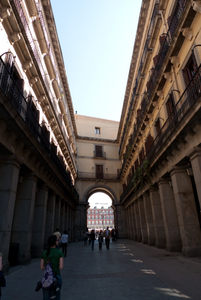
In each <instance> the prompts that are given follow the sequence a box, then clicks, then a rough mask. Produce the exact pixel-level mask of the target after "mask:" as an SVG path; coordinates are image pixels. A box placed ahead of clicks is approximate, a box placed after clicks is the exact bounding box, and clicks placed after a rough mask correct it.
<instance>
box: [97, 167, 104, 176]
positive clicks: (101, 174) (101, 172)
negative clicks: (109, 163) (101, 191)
mask: <svg viewBox="0 0 201 300" xmlns="http://www.w3.org/2000/svg"><path fill="white" fill-rule="evenodd" d="M96 179H103V165H96Z"/></svg>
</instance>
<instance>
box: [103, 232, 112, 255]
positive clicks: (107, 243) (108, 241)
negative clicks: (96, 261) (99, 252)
mask: <svg viewBox="0 0 201 300" xmlns="http://www.w3.org/2000/svg"><path fill="white" fill-rule="evenodd" d="M103 236H104V237H105V244H106V248H107V249H108V250H109V249H110V238H111V232H110V230H109V227H107V229H106V230H105V231H104V233H103Z"/></svg>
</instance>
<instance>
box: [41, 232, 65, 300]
mask: <svg viewBox="0 0 201 300" xmlns="http://www.w3.org/2000/svg"><path fill="white" fill-rule="evenodd" d="M58 243H59V239H57V236H56V235H55V234H53V235H51V236H50V237H49V238H48V248H47V250H45V251H44V252H43V254H42V256H41V262H40V268H41V270H45V267H46V264H47V263H48V262H49V261H51V264H52V270H53V273H54V274H55V277H56V281H57V283H56V286H55V285H53V287H51V288H50V289H48V290H46V289H44V288H43V300H49V299H55V300H60V294H61V286H62V279H61V274H60V270H62V269H63V256H64V255H63V252H62V251H60V250H59V249H57V246H58Z"/></svg>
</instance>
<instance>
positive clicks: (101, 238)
mask: <svg viewBox="0 0 201 300" xmlns="http://www.w3.org/2000/svg"><path fill="white" fill-rule="evenodd" d="M102 242H103V231H102V230H100V232H99V236H98V243H99V249H102Z"/></svg>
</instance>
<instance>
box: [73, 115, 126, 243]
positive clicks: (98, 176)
mask: <svg viewBox="0 0 201 300" xmlns="http://www.w3.org/2000/svg"><path fill="white" fill-rule="evenodd" d="M75 120H76V126H77V137H76V145H77V156H76V162H77V169H78V175H77V178H76V189H77V192H78V193H79V206H77V210H76V222H75V227H76V231H75V234H76V238H77V239H82V236H83V232H84V231H86V225H87V209H88V207H89V205H88V199H89V197H90V196H91V195H92V194H94V193H96V192H103V193H105V194H107V195H108V196H109V197H110V198H111V200H112V209H113V211H114V227H115V228H117V224H118V231H119V235H120V236H121V237H126V220H125V218H126V215H125V209H124V207H123V205H121V204H120V203H119V199H120V196H121V194H122V192H123V188H122V184H121V183H120V180H119V179H120V177H119V175H120V169H121V161H120V159H119V153H118V151H119V144H118V141H117V132H118V128H119V122H116V121H111V120H104V119H99V118H93V117H87V116H80V115H75ZM80 220H81V221H80ZM96 221H97V222H98V220H96ZM99 221H100V220H99ZM91 222H92V221H91ZM95 223H96V222H95ZM95 223H94V224H93V225H98V224H95ZM80 224H81V226H82V230H80Z"/></svg>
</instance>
